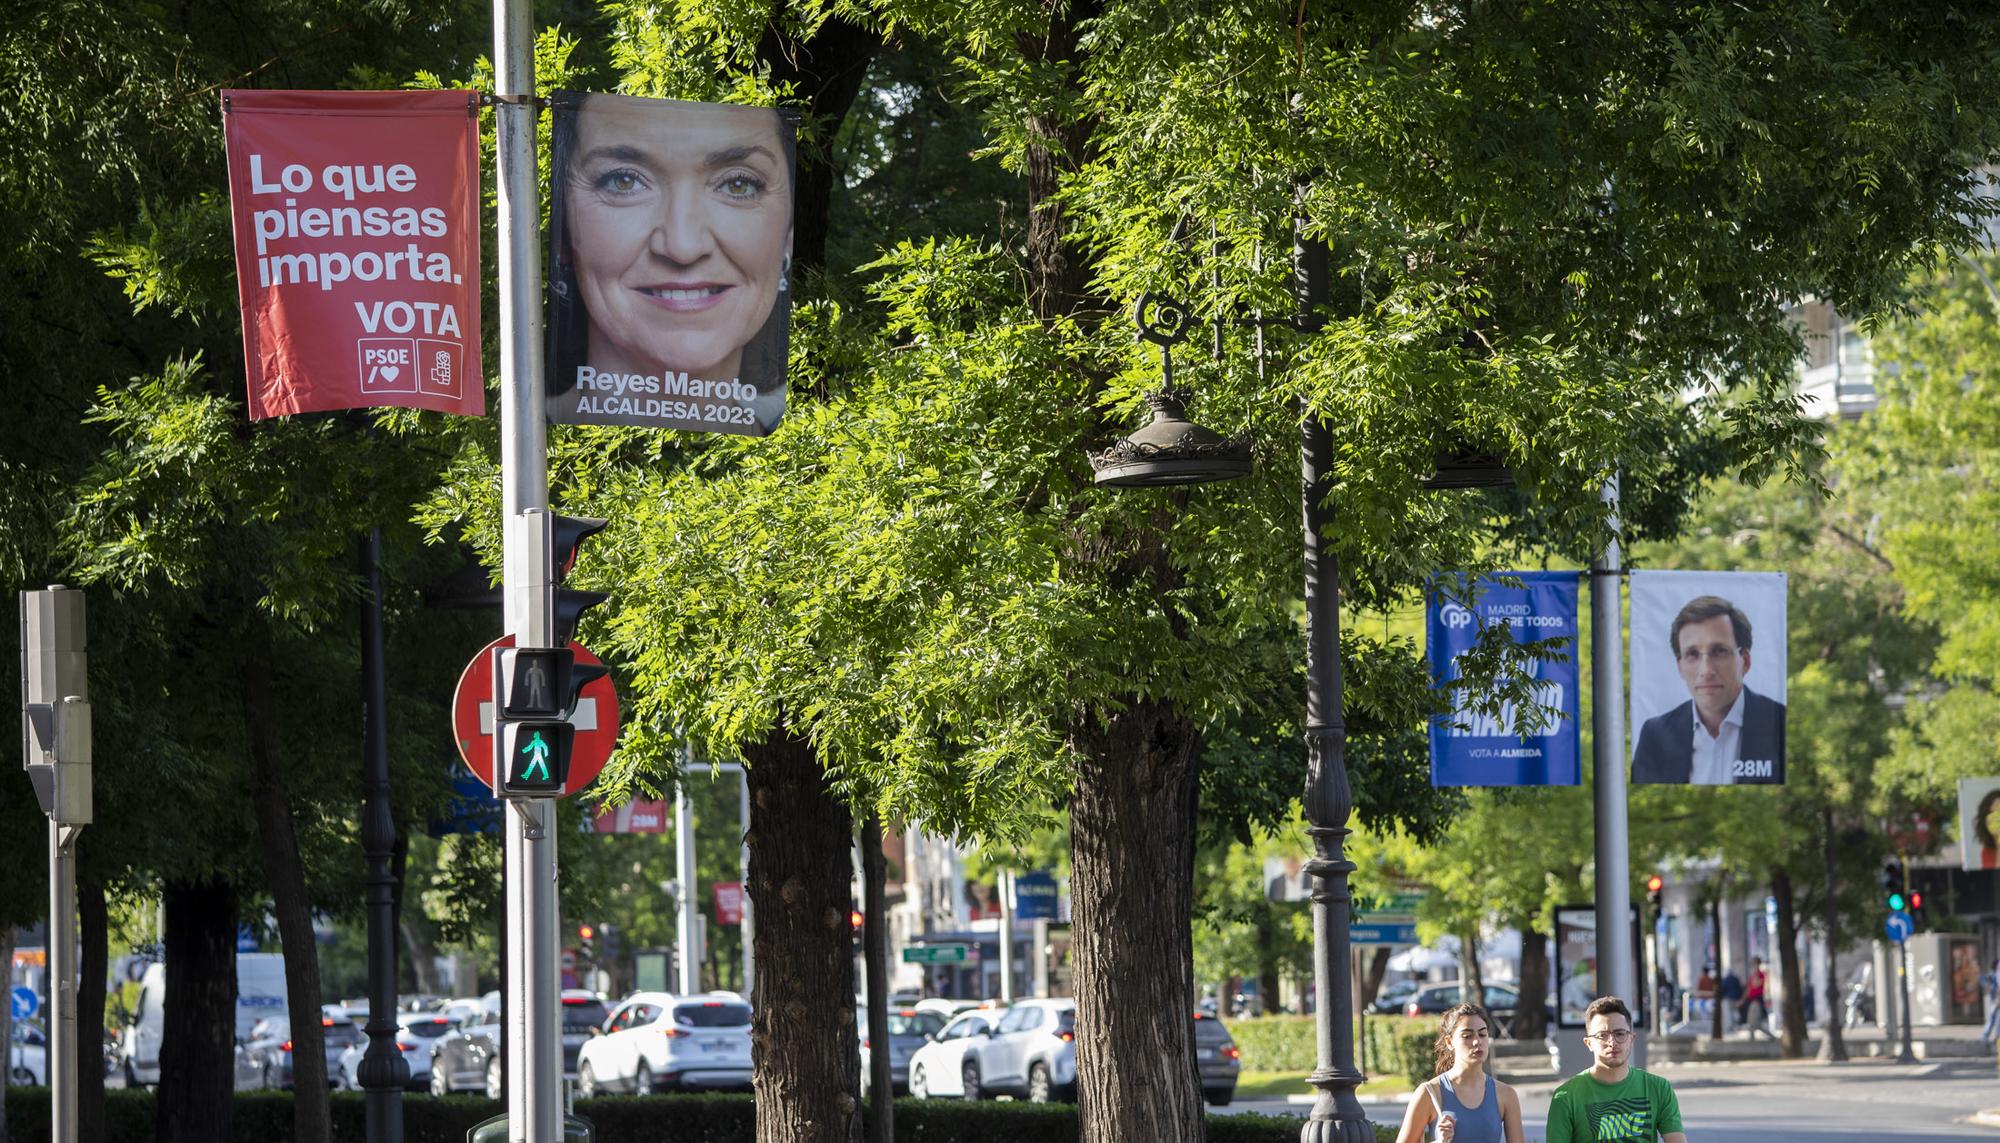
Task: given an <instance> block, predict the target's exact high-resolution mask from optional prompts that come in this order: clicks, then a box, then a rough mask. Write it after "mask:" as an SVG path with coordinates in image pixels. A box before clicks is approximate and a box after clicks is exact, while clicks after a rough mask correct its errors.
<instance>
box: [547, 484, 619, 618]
mask: <svg viewBox="0 0 2000 1143" xmlns="http://www.w3.org/2000/svg"><path fill="white" fill-rule="evenodd" d="M607 523H609V521H606V520H600V519H598V518H597V517H595V516H558V515H555V514H553V513H551V514H550V518H549V572H550V575H549V580H550V582H551V583H552V584H554V586H555V603H554V607H553V609H552V612H551V614H552V616H553V618H554V620H555V629H556V630H555V645H556V646H558V647H567V646H569V641H570V639H572V638H573V637H575V635H576V624H577V620H578V619H580V618H582V616H583V613H584V612H586V611H588V610H590V609H591V608H593V607H596V606H597V605H598V604H600V603H603V602H604V601H605V600H607V599H610V598H611V597H610V596H609V595H606V594H605V593H604V592H601V591H579V590H577V589H575V588H568V587H564V586H562V582H563V581H564V580H566V579H568V578H569V573H570V569H571V568H573V567H575V566H576V553H577V549H578V548H580V547H582V546H583V542H584V541H585V540H587V539H589V538H590V537H592V536H595V535H596V534H597V533H599V532H602V531H603V530H604V526H605V524H607Z"/></svg>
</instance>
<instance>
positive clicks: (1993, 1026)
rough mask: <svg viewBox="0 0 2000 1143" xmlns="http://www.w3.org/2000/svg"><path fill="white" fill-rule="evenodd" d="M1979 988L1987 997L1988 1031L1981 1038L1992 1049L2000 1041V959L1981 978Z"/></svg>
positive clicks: (1980, 1035)
mask: <svg viewBox="0 0 2000 1143" xmlns="http://www.w3.org/2000/svg"><path fill="white" fill-rule="evenodd" d="M1979 988H1980V991H1981V992H1983V993H1985V995H1986V1029H1985V1031H1982V1032H1981V1033H1980V1034H1979V1038H1980V1039H1981V1040H1983V1041H1985V1043H1986V1046H1987V1047H1989V1048H1991V1047H1992V1046H1993V1044H1994V1041H1996V1040H2000V959H1996V960H1994V962H1993V967H1992V968H1990V969H1987V970H1986V972H1985V973H1984V974H1983V975H1981V976H1980V978H1979Z"/></svg>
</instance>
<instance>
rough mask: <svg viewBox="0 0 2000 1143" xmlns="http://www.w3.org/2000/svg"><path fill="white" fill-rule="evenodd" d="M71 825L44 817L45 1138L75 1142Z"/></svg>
mask: <svg viewBox="0 0 2000 1143" xmlns="http://www.w3.org/2000/svg"><path fill="white" fill-rule="evenodd" d="M79 832H81V831H80V830H79V829H78V828H77V827H75V826H66V825H60V824H58V823H56V822H53V821H52V822H50V823H49V1088H50V1096H51V1099H52V1106H51V1109H50V1116H49V1118H50V1126H51V1128H52V1129H53V1132H52V1134H51V1135H50V1138H51V1139H52V1140H54V1141H55V1143H76V1132H77V1111H76V1085H77V1081H78V1080H79V1079H81V1078H82V1073H80V1072H79V1071H77V1060H76V837H77V834H78V833H79Z"/></svg>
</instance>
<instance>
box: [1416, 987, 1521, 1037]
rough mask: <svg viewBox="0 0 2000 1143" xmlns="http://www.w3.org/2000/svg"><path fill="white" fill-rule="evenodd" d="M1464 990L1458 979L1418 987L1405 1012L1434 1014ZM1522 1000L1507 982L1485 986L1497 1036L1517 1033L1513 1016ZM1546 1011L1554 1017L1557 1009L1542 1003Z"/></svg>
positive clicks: (1425, 1014)
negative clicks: (1505, 983) (1514, 1028)
mask: <svg viewBox="0 0 2000 1143" xmlns="http://www.w3.org/2000/svg"><path fill="white" fill-rule="evenodd" d="M1462 991H1463V990H1462V989H1460V987H1459V985H1458V982H1457V981H1453V982H1451V983H1449V984H1432V985H1427V986H1425V987H1423V988H1419V989H1418V990H1417V991H1415V992H1414V993H1411V994H1410V998H1409V999H1408V1000H1406V1001H1404V1002H1403V1015H1405V1016H1435V1015H1437V1014H1438V1013H1440V1012H1443V1011H1444V1010H1445V1009H1447V1008H1450V1007H1451V1006H1452V1005H1454V1004H1457V1003H1458V1002H1459V997H1460V995H1461V994H1462ZM1520 1003H1521V1000H1520V993H1519V992H1518V991H1516V990H1515V989H1513V988H1509V987H1508V986H1507V985H1504V984H1489V985H1487V986H1486V1003H1485V1005H1484V1007H1485V1009H1486V1011H1487V1012H1489V1013H1491V1014H1492V1016H1493V1025H1494V1027H1493V1029H1492V1031H1493V1035H1494V1037H1495V1038H1499V1037H1504V1036H1512V1035H1513V1034H1514V1033H1513V1027H1514V1016H1515V1013H1516V1012H1517V1011H1518V1009H1519V1008H1520ZM1543 1011H1544V1012H1545V1013H1546V1014H1547V1016H1548V1018H1549V1019H1550V1020H1551V1021H1553V1020H1554V1019H1555V1011H1554V1009H1553V1008H1551V1007H1549V1006H1548V1005H1547V1004H1546V1003H1544V1005H1543Z"/></svg>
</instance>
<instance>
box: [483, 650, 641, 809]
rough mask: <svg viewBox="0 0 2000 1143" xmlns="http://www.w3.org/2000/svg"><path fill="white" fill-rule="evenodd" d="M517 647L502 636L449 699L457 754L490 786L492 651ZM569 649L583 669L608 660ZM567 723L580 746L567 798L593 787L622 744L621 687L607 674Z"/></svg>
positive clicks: (589, 690)
mask: <svg viewBox="0 0 2000 1143" xmlns="http://www.w3.org/2000/svg"><path fill="white" fill-rule="evenodd" d="M513 645H514V637H513V636H512V635H502V636H501V637H500V638H498V639H495V640H494V641H493V642H491V643H488V644H487V645H486V646H485V647H483V648H481V649H480V651H479V653H478V654H476V655H474V656H473V657H472V661H471V662H470V663H467V664H466V665H465V671H464V673H462V674H460V675H459V676H458V690H457V692H456V693H454V694H453V695H452V700H451V728H452V737H453V738H454V739H455V740H457V742H458V755H459V757H461V758H463V759H465V764H466V765H467V766H469V767H471V769H472V772H473V773H474V774H476V775H478V777H479V780H480V781H482V782H484V783H486V784H487V786H489V787H490V786H492V785H493V652H494V651H496V650H498V649H499V648H501V647H512V646H513ZM569 647H570V650H572V651H574V652H576V661H577V662H578V663H579V664H585V665H592V666H595V665H599V664H602V663H603V661H604V660H602V659H599V658H598V657H597V656H596V655H594V654H592V653H591V651H590V648H588V647H585V646H584V645H583V644H581V643H574V642H573V643H571V644H570V645H569ZM569 721H570V725H572V726H574V727H576V743H575V745H574V747H572V749H571V751H570V756H569V782H568V785H567V786H566V787H565V789H564V790H563V795H564V796H565V797H567V796H568V795H570V794H574V793H576V792H577V791H578V790H581V789H583V788H584V787H585V786H588V785H590V781H591V779H593V778H595V777H597V772H598V771H599V770H602V769H604V763H605V761H606V760H607V759H609V758H610V757H611V749H612V747H614V746H616V745H618V688H617V687H615V686H613V685H612V683H611V677H610V676H609V675H606V676H604V677H603V678H600V679H596V680H593V681H592V682H590V683H589V684H587V685H586V686H585V687H584V688H583V694H582V696H581V697H580V698H578V700H577V704H576V713H575V714H572V715H571V716H570V719H569Z"/></svg>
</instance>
